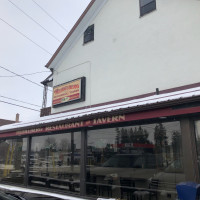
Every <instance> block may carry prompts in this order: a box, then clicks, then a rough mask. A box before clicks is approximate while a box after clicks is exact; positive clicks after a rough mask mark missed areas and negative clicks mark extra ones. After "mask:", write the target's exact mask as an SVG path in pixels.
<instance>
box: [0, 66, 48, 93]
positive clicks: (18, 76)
mask: <svg viewBox="0 0 200 200" xmlns="http://www.w3.org/2000/svg"><path fill="white" fill-rule="evenodd" d="M0 68H2V69H4V70H6V71H8V72H10V73H12V74H15V75H16V76H18V77H20V78H23V79H24V80H26V81H28V82H30V83H33V84H35V85H37V86H39V87H42V88H43V86H42V85H40V84H38V83H36V82H34V81H31V80H29V79H27V78H25V77H23V76H21V75H19V74H17V73H15V72H13V71H11V70H9V69H7V68H5V67H2V66H0ZM50 91H51V90H50Z"/></svg>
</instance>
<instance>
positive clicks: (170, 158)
mask: <svg viewBox="0 0 200 200" xmlns="http://www.w3.org/2000/svg"><path fill="white" fill-rule="evenodd" d="M199 20H200V1H197V0H181V1H180V0H168V1H163V0H96V1H95V0H93V1H91V3H90V4H89V5H88V7H87V8H86V10H85V12H84V13H83V14H82V16H81V17H80V19H79V20H78V21H77V23H76V24H75V25H74V27H73V28H72V30H71V31H70V32H69V34H68V35H67V36H66V38H65V39H64V41H63V42H62V44H61V45H60V47H59V48H58V50H57V51H56V52H55V54H54V55H53V56H52V58H51V59H50V61H49V62H48V63H47V65H46V67H47V68H49V69H50V70H52V72H53V73H52V77H48V78H47V79H46V80H45V81H44V82H43V83H44V85H52V86H53V98H52V107H51V115H49V116H44V117H42V118H40V119H38V120H35V121H32V122H22V123H18V124H13V125H8V126H3V127H1V128H0V137H1V138H3V139H6V141H7V140H8V141H10V143H11V141H14V143H16V144H18V146H19V145H21V146H22V149H23V151H24V149H25V148H26V149H27V158H29V156H30V154H31V153H37V155H38V156H39V159H40V160H44V161H45V160H48V162H47V163H46V167H45V165H43V166H34V163H31V165H32V166H31V167H32V169H33V168H34V170H32V171H30V170H29V164H28V163H30V159H27V164H26V168H25V175H24V176H22V173H21V174H20V175H21V176H19V174H14V172H12V170H9V171H6V173H5V172H4V171H5V169H4V171H3V172H2V173H0V176H1V178H2V181H5V182H6V181H7V182H13V181H15V179H16V177H17V178H18V179H19V177H20V179H19V180H18V182H20V183H21V184H22V183H23V184H26V185H28V186H29V187H32V186H39V187H43V188H54V189H56V190H62V191H64V192H65V191H68V192H69V194H71V195H80V196H82V197H86V198H88V197H91V198H96V197H98V196H103V197H113V198H121V199H128V200H131V199H134V197H141V198H142V199H152V200H153V199H158V200H160V199H162V200H164V199H166V200H167V199H175V198H176V197H177V193H176V185H177V184H178V183H180V182H183V181H193V182H197V183H198V182H199V181H200V179H199V177H200V176H199V165H198V158H199V156H200V142H199V141H200V120H199V117H200V115H199V113H200V81H199V73H200V69H199V55H198V53H199V52H200V37H199V35H200V28H199ZM45 110H48V108H44V109H43V110H42V111H43V112H44V113H45ZM16 136H17V138H20V139H16ZM3 144H4V142H2V145H3ZM0 145H1V143H0ZM26 145H27V146H26ZM4 146H5V145H4ZM16 146H17V145H16ZM7 148H8V147H7ZM15 151H16V148H15V146H12V148H11V149H9V148H8V150H7V152H8V160H7V161H6V163H9V162H10V163H12V162H11V161H10V160H12V159H17V157H11V156H10V155H11V154H12V152H13V153H14V152H15ZM54 155H56V156H57V157H56V162H55V158H54ZM65 155H67V156H68V159H67V160H66V159H64V156H65ZM47 158H51V159H47ZM58 159H59V160H58ZM2 162H4V161H2ZM48 163H50V164H51V165H50V164H48ZM17 170H18V171H19V170H20V169H18V168H17V167H15V171H17ZM40 172H42V173H40ZM11 174H14V175H13V176H12V178H10V177H11ZM15 182H16V181H15Z"/></svg>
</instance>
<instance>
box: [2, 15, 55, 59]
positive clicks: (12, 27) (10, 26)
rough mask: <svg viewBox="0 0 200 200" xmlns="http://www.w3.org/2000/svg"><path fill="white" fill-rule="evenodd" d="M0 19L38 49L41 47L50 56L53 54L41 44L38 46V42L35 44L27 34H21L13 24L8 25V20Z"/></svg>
mask: <svg viewBox="0 0 200 200" xmlns="http://www.w3.org/2000/svg"><path fill="white" fill-rule="evenodd" d="M0 20H1V21H2V22H4V23H5V24H7V25H8V26H10V27H11V28H12V29H14V30H15V31H16V32H18V33H19V34H20V35H22V36H23V37H25V38H26V39H28V40H29V41H31V42H32V43H33V44H35V45H36V46H38V47H39V48H40V49H42V50H43V51H45V52H46V53H48V54H49V55H51V56H52V55H53V54H52V53H50V52H49V51H48V50H46V49H45V48H43V47H42V46H40V45H39V44H37V43H36V42H34V41H33V40H32V39H30V38H29V37H28V36H26V35H25V34H23V33H22V32H20V31H19V30H17V29H16V28H15V27H14V26H12V25H10V24H9V23H8V22H6V21H5V20H3V19H2V18H0Z"/></svg>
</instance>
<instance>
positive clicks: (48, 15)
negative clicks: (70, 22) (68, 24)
mask: <svg viewBox="0 0 200 200" xmlns="http://www.w3.org/2000/svg"><path fill="white" fill-rule="evenodd" d="M32 2H33V3H35V5H37V6H38V7H39V8H40V9H41V10H42V11H43V12H44V13H46V15H48V16H49V17H50V18H51V19H52V20H53V21H54V22H55V23H56V24H58V26H60V27H61V28H62V29H63V30H64V31H66V32H68V30H67V29H66V28H65V27H64V26H63V25H61V24H60V23H59V22H58V21H57V20H56V19H55V18H53V17H52V16H51V15H50V14H49V13H48V12H47V11H46V10H45V9H44V8H43V7H42V6H40V5H39V4H38V3H37V2H35V1H34V0H32Z"/></svg>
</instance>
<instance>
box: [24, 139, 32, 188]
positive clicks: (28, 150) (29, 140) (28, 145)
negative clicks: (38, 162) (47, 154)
mask: <svg viewBox="0 0 200 200" xmlns="http://www.w3.org/2000/svg"><path fill="white" fill-rule="evenodd" d="M31 139H32V138H31V137H30V136H28V137H27V147H26V149H27V150H26V162H25V174H24V185H25V186H28V184H29V164H30V154H31Z"/></svg>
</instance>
